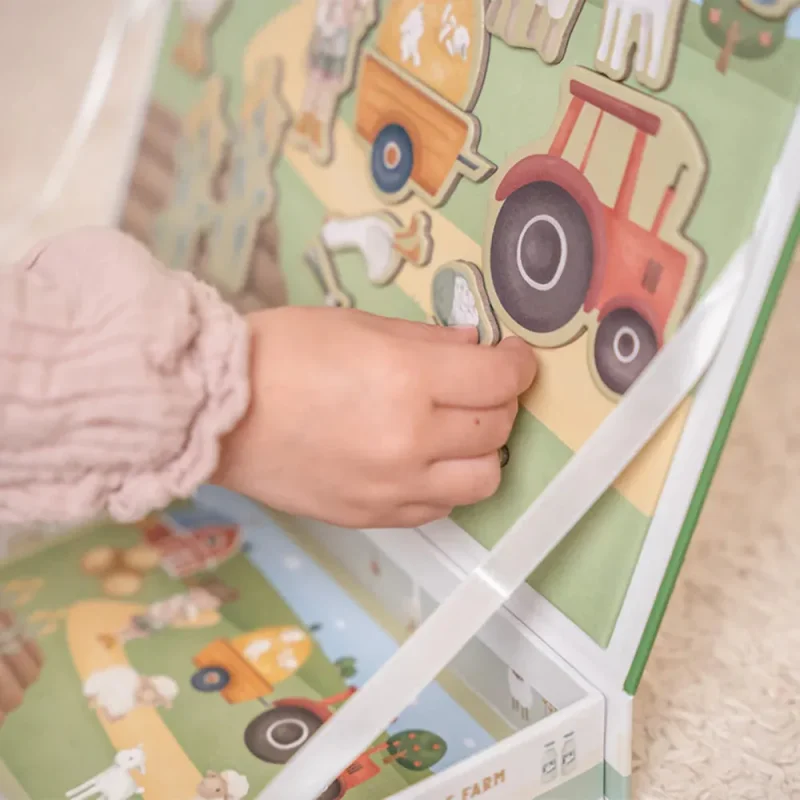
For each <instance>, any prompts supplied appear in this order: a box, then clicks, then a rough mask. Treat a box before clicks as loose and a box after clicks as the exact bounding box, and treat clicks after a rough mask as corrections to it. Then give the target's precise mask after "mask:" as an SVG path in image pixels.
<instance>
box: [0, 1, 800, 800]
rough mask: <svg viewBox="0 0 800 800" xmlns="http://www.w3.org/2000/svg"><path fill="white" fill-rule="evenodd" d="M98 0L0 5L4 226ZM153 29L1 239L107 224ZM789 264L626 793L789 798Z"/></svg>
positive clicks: (798, 718)
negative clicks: (53, 177)
mask: <svg viewBox="0 0 800 800" xmlns="http://www.w3.org/2000/svg"><path fill="white" fill-rule="evenodd" d="M110 7H111V2H110V0H70V2H68V3H66V2H54V0H24V2H23V0H5V2H0V96H2V97H3V98H4V101H5V107H4V120H3V124H2V125H0V174H2V176H3V180H2V181H0V224H2V220H4V219H6V218H7V217H8V216H9V214H10V213H11V212H12V211H14V210H15V209H18V208H19V207H20V204H21V203H23V202H24V201H26V199H27V198H29V197H31V195H32V193H33V192H34V191H35V190H36V189H37V188H38V186H39V185H40V184H41V181H42V179H43V178H44V175H45V171H46V168H47V166H48V165H49V164H50V163H51V161H52V159H53V158H54V157H55V155H56V152H57V148H58V145H59V143H60V139H61V137H63V136H64V134H65V132H66V130H67V126H68V124H69V121H70V119H71V115H72V114H73V113H74V110H75V108H76V105H77V102H78V99H79V96H80V93H81V91H82V87H83V85H84V81H85V80H86V79H87V77H88V72H89V69H90V66H91V62H92V59H93V56H94V51H95V48H96V47H97V45H98V43H99V40H100V37H101V35H102V30H103V27H104V25H105V21H106V18H107V15H108V12H109V9H110ZM151 34H152V31H151V30H148V28H147V26H146V25H142V26H140V28H139V29H138V30H137V31H136V32H135V33H134V35H133V36H132V37H131V38H130V39H129V41H128V43H127V45H126V47H125V52H124V54H123V61H122V66H121V69H120V70H119V71H118V74H117V76H116V78H115V81H114V91H113V93H112V97H111V99H110V100H109V102H108V103H107V104H106V107H105V108H104V110H103V113H102V116H101V121H100V124H99V126H98V128H97V130H96V131H95V132H94V134H93V135H92V138H91V146H90V147H89V148H87V149H86V150H85V151H84V152H83V154H82V156H81V161H80V164H79V166H78V169H77V170H76V172H75V174H74V175H73V176H72V178H71V180H70V184H69V186H68V188H67V191H66V192H65V193H64V195H63V196H62V197H61V199H60V200H59V202H58V203H57V204H56V206H55V207H54V208H53V209H52V210H51V211H50V212H49V213H48V214H46V215H45V216H44V217H43V218H42V219H40V220H39V221H37V222H36V223H35V224H34V225H32V226H27V227H26V228H25V229H24V230H23V231H22V233H21V235H20V236H18V237H16V238H15V240H14V242H13V243H11V244H8V243H3V244H2V248H3V255H4V257H8V256H10V255H13V254H16V253H18V252H21V251H22V250H23V249H25V248H26V247H27V246H29V245H30V244H31V243H32V242H34V241H35V240H36V239H37V238H38V237H40V236H42V235H46V234H48V233H50V232H54V231H58V230H63V229H65V228H68V227H70V226H74V225H78V224H84V223H94V222H101V223H102V222H108V221H110V220H111V219H113V214H114V212H115V203H116V201H117V190H118V183H119V180H120V178H121V176H122V175H123V174H124V173H125V169H126V166H127V165H126V164H125V163H124V161H123V160H122V156H123V153H124V152H125V144H126V142H125V137H126V133H127V132H128V131H129V130H130V126H131V124H132V122H133V119H134V115H135V112H136V109H135V107H134V106H135V104H134V98H135V97H136V94H137V90H138V87H139V86H141V85H142V81H143V80H144V79H145V76H144V74H143V68H144V61H143V56H144V53H145V50H146V45H147V43H148V41H150V39H151ZM798 307H800V273H798V272H797V271H795V272H794V274H790V276H789V279H788V281H787V285H786V290H785V292H784V295H783V298H782V301H781V303H780V306H779V308H778V310H777V312H776V314H775V317H774V319H773V323H772V326H771V328H770V331H769V335H768V337H767V340H766V342H765V344H764V347H763V350H762V354H761V358H760V360H759V363H758V365H757V367H756V369H755V371H754V374H753V378H752V381H751V383H750V386H749V388H748V391H747V393H746V396H745V398H744V401H743V403H742V407H741V410H740V412H739V416H738V418H737V421H736V424H735V426H734V429H733V432H732V435H731V438H730V442H729V445H728V449H727V450H726V452H725V455H724V457H723V460H722V465H721V467H720V470H719V473H718V476H717V479H716V482H715V484H714V487H713V489H712V492H711V495H710V497H709V499H708V502H707V504H706V509H705V513H704V514H703V518H702V522H701V524H700V527H699V529H698V531H697V533H696V536H695V540H694V544H693V546H692V548H691V550H690V552H689V557H688V560H687V564H686V567H685V569H684V571H683V573H682V575H681V579H680V582H679V585H678V588H677V591H676V593H675V596H674V599H673V602H672V605H671V606H670V609H669V612H668V614H667V617H666V620H665V623H664V626H663V629H662V631H661V635H660V637H659V640H658V643H657V645H656V648H655V651H654V653H653V657H652V660H651V662H650V665H649V667H648V670H647V674H646V677H645V680H644V683H643V686H642V689H641V692H640V695H639V697H638V698H637V722H636V741H635V764H636V797H637V798H643V799H644V800H666V799H667V798H669V800H786V799H787V798H792V799H793V798H800V535H798V531H797V527H798V522H800V483H799V481H800V380H798V371H799V370H798V367H797V363H798V360H797V354H798V353H800V325H798V324H797V311H796V309H797V308H798Z"/></svg>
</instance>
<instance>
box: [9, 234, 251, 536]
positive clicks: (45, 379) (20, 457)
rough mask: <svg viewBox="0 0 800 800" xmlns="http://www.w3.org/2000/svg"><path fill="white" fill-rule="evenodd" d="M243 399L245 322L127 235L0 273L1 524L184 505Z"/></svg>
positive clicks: (70, 238)
mask: <svg viewBox="0 0 800 800" xmlns="http://www.w3.org/2000/svg"><path fill="white" fill-rule="evenodd" d="M247 403H248V332H247V327H246V323H245V322H244V320H242V319H241V318H240V317H239V316H238V315H237V314H236V313H235V312H234V311H233V310H232V309H230V308H229V307H228V306H227V305H225V304H223V303H222V302H221V301H220V300H219V298H218V297H217V295H216V293H215V292H214V291H212V290H211V289H209V288H208V287H206V286H205V285H203V284H201V283H199V282H197V281H195V280H194V279H193V278H191V276H189V275H185V274H181V273H177V272H172V271H168V270H166V269H165V268H164V267H162V266H161V265H160V264H158V263H157V262H156V261H155V260H154V259H153V258H152V257H151V256H150V254H149V253H148V251H147V250H146V249H145V248H144V247H142V246H141V245H140V244H138V243H137V242H135V241H134V240H133V239H131V238H129V237H127V236H124V235H123V234H121V233H119V232H117V231H113V230H105V229H87V230H81V231H76V232H73V233H69V234H66V235H64V236H60V237H57V238H55V239H53V240H50V241H49V242H45V243H43V244H42V245H40V246H39V247H37V248H36V249H35V250H34V251H33V252H32V253H31V254H30V255H29V256H28V257H27V258H26V259H25V260H24V261H23V262H21V263H19V264H17V265H14V266H12V267H4V268H2V269H0V525H3V524H13V525H17V524H29V523H47V522H55V523H61V522H63V523H72V522H77V521H83V520H86V519H88V518H93V517H95V516H98V515H101V514H105V513H110V514H111V515H112V516H113V517H115V518H117V519H119V520H134V519H136V518H138V517H140V516H142V515H144V514H145V513H147V512H149V511H150V510H152V509H154V508H158V507H161V506H164V505H166V504H167V503H169V502H170V501H171V500H172V499H173V498H175V497H184V496H187V495H189V494H190V493H191V492H192V491H193V490H194V489H195V488H196V486H197V485H198V484H200V483H201V482H202V481H204V480H205V479H207V478H208V477H209V476H210V475H211V473H212V472H213V470H214V469H215V467H216V465H217V458H218V449H219V448H218V444H217V442H218V438H219V436H220V435H222V434H224V433H227V432H228V431H230V430H231V429H232V428H233V427H234V426H235V424H236V423H237V422H238V421H239V419H240V418H241V417H242V415H243V414H244V412H245V410H246V408H247Z"/></svg>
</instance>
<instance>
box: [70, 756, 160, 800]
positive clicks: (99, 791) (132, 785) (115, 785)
mask: <svg viewBox="0 0 800 800" xmlns="http://www.w3.org/2000/svg"><path fill="white" fill-rule="evenodd" d="M145 760H146V758H145V753H144V748H143V747H142V745H139V746H138V747H134V748H132V749H131V750H120V751H119V753H117V755H116V756H114V764H113V765H112V766H110V767H109V768H108V769H106V770H103V771H102V772H101V773H99V774H98V775H95V776H94V778H90V779H89V780H88V781H86V783H82V784H81V785H80V786H76V787H75V788H74V789H70V790H69V791H68V792H67V794H66V797H68V798H69V800H90V798H94V800H130V798H131V797H134V796H136V795H143V794H144V789H141V788H140V787H139V786H138V784H137V783H136V781H135V780H134V779H133V778H132V777H131V776H130V772H131V770H136V771H137V772H138V773H140V774H141V775H144V774H145V772H146V770H145Z"/></svg>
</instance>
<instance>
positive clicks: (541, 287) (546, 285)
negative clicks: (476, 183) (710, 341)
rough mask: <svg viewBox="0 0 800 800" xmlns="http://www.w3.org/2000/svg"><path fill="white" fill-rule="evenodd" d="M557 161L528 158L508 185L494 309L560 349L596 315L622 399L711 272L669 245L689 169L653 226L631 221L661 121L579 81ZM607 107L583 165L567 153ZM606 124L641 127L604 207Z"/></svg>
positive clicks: (496, 253) (550, 156) (555, 147)
mask: <svg viewBox="0 0 800 800" xmlns="http://www.w3.org/2000/svg"><path fill="white" fill-rule="evenodd" d="M569 88H570V93H571V95H572V97H571V100H570V104H569V106H568V108H567V111H566V113H565V115H564V118H563V120H562V121H561V124H560V126H559V128H558V131H557V132H556V134H555V136H554V138H553V141H552V143H551V144H550V147H549V150H548V152H547V153H542V154H534V155H530V156H527V157H525V158H523V159H521V160H520V161H518V162H517V163H516V164H514V165H513V166H512V167H511V168H510V169H509V170H508V171H507V173H506V174H505V175H504V176H503V177H502V179H501V181H500V183H499V185H498V187H497V190H496V192H495V199H496V200H497V201H498V202H499V203H500V204H501V205H500V206H499V209H498V211H497V217H496V219H495V221H494V226H493V228H492V234H491V241H490V242H489V243H488V253H487V262H488V270H487V278H488V282H489V287H490V292H491V294H492V302H493V305H494V306H495V308H496V309H498V310H501V309H502V311H504V312H505V315H506V320H507V322H508V324H509V326H510V327H511V328H512V329H513V330H514V332H515V333H517V334H518V335H520V336H522V337H523V338H525V339H527V340H528V341H529V342H531V343H532V344H535V345H537V346H544V347H554V346H560V345H563V344H566V343H568V342H569V341H571V340H573V339H574V338H576V337H577V336H579V335H580V334H581V333H582V332H583V331H584V330H586V328H587V327H588V319H587V315H589V314H595V313H596V315H597V322H598V325H597V330H596V334H595V336H594V341H593V346H592V347H593V358H592V362H593V365H594V369H595V370H596V373H597V376H598V377H599V379H600V381H602V383H603V384H604V386H605V387H606V388H607V389H608V390H609V392H610V393H612V394H614V395H621V394H623V393H624V392H625V391H626V390H627V389H628V387H629V386H630V385H631V384H632V383H633V382H634V380H635V379H636V378H637V377H638V376H639V374H640V373H641V371H642V370H643V369H644V368H645V366H646V365H647V364H648V363H649V361H650V360H651V359H652V358H653V356H655V354H656V352H657V351H658V349H659V348H660V347H661V345H662V344H663V341H664V335H665V329H666V328H667V325H668V323H669V322H670V321H671V320H672V317H673V314H676V315H678V316H677V318H678V319H679V318H680V317H682V316H683V314H684V313H685V312H686V310H687V307H688V304H689V302H690V301H691V299H692V298H693V296H694V292H695V289H696V287H697V284H698V282H699V280H700V276H701V274H702V269H701V268H700V266H697V265H696V264H694V265H692V267H690V266H689V258H688V256H687V255H686V253H684V252H681V251H680V250H678V249H676V248H675V247H673V246H672V245H671V244H668V243H667V242H665V241H664V239H663V238H661V229H662V226H663V224H664V220H665V218H666V216H667V214H668V213H669V210H670V206H671V205H672V203H673V201H674V199H675V195H676V191H677V187H678V182H679V181H680V179H681V176H682V175H683V173H684V172H685V171H686V169H687V168H688V166H687V165H686V164H680V165H679V166H678V168H677V172H676V175H675V178H674V180H673V182H672V183H671V185H669V186H668V187H667V188H666V189H665V191H664V193H663V195H662V197H661V201H660V204H659V206H658V209H657V211H656V214H655V218H654V219H653V222H652V224H651V226H650V228H649V229H648V228H643V227H641V226H640V225H638V224H637V223H635V222H633V221H632V220H631V219H630V209H631V203H632V201H633V196H634V192H635V191H636V186H637V180H638V177H639V172H640V169H641V166H642V161H643V158H644V153H645V149H646V147H647V144H648V141H649V138H650V137H652V136H656V135H657V134H658V132H659V130H660V129H661V124H662V120H661V118H660V117H658V116H656V115H655V114H652V113H650V112H648V111H645V110H643V109H641V108H638V107H637V106H634V105H632V104H630V103H627V102H624V101H622V100H620V99H618V98H616V97H613V96H612V95H609V94H607V93H605V92H603V91H601V90H600V89H597V88H595V87H593V86H590V85H588V84H586V83H583V82H581V81H578V80H572V81H570V84H569ZM587 105H588V106H590V107H593V108H595V109H598V110H599V112H600V113H599V115H598V118H597V121H596V123H595V125H594V128H593V131H592V133H591V136H590V138H589V141H588V144H587V146H586V149H585V151H584V153H583V156H582V159H581V162H580V166H578V167H576V166H574V165H573V164H572V163H570V162H568V161H567V160H565V158H564V151H565V149H566V147H567V145H568V143H569V141H570V139H571V137H572V135H573V133H574V131H575V127H576V125H577V123H578V120H579V118H580V116H581V113H582V112H583V111H584V109H585V108H586V106H587ZM606 115H610V116H612V117H615V118H616V119H618V120H621V121H623V122H625V123H627V124H629V125H631V126H632V127H633V128H634V129H635V135H634V138H633V144H632V146H631V149H630V152H629V154H628V159H627V163H626V166H625V170H624V173H623V175H622V181H621V183H620V186H619V190H618V192H617V196H616V200H615V202H614V205H613V206H605V205H604V204H603V203H602V202H601V201H600V199H599V198H598V196H597V194H596V192H595V190H594V188H593V187H592V184H591V183H590V182H589V180H588V179H587V177H586V175H585V172H586V167H587V165H588V162H589V159H590V157H591V154H592V149H593V147H594V144H595V141H596V139H597V134H598V131H599V129H600V126H601V124H602V122H603V119H604V118H605V116H606Z"/></svg>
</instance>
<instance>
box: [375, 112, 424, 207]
mask: <svg viewBox="0 0 800 800" xmlns="http://www.w3.org/2000/svg"><path fill="white" fill-rule="evenodd" d="M371 162H372V163H371V166H372V178H373V180H374V181H375V185H376V186H377V187H378V188H379V189H380V190H381V191H382V192H384V193H386V194H397V192H399V191H401V190H402V189H403V188H404V187H405V185H406V184H407V183H408V179H409V178H410V177H411V171H412V169H413V168H414V145H413V143H412V142H411V137H410V136H409V135H408V132H407V131H406V129H405V128H404V127H403V126H402V125H395V124H392V125H387V126H386V127H385V128H384V129H383V130H382V131H381V132H380V133H379V134H378V135H377V136H376V137H375V142H374V143H373V145H372V159H371Z"/></svg>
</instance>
